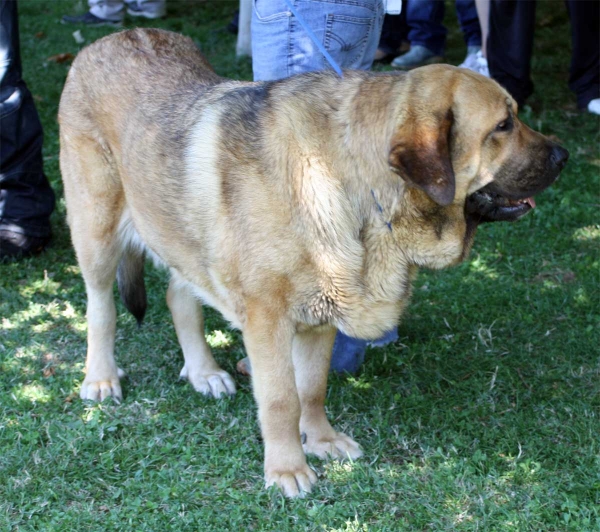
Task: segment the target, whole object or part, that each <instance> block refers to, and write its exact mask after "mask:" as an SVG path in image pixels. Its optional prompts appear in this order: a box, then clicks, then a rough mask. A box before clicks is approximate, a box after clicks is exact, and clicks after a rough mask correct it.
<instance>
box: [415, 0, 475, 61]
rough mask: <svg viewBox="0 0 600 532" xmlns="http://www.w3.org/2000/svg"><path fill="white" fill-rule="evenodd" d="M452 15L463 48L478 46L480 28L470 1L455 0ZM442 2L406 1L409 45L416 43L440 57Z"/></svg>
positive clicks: (473, 3) (443, 45) (443, 43)
mask: <svg viewBox="0 0 600 532" xmlns="http://www.w3.org/2000/svg"><path fill="white" fill-rule="evenodd" d="M456 14H457V15H458V21H459V22H460V27H461V29H462V32H463V36H464V38H465V42H466V43H467V46H481V27H480V26H479V18H478V17H477V9H476V8H475V2H474V1H473V0H456ZM443 19H444V2H443V0H408V2H406V23H407V24H408V27H409V31H408V40H409V41H410V44H412V45H415V44H418V45H420V46H424V47H425V48H427V49H428V50H431V51H432V52H433V53H435V54H436V55H443V53H444V47H445V45H446V33H448V31H447V30H446V28H445V27H444V25H443V24H442V21H443Z"/></svg>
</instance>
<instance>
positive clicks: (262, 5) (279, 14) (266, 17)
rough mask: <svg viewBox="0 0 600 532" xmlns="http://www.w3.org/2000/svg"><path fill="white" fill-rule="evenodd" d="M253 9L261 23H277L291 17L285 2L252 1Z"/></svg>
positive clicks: (271, 0) (273, 0)
mask: <svg viewBox="0 0 600 532" xmlns="http://www.w3.org/2000/svg"><path fill="white" fill-rule="evenodd" d="M252 8H253V9H254V14H255V15H256V19H257V20H258V21H259V22H264V23H268V22H275V21H277V20H280V19H282V18H288V17H289V16H290V10H289V8H288V7H287V4H286V3H285V2H284V1H283V0H252Z"/></svg>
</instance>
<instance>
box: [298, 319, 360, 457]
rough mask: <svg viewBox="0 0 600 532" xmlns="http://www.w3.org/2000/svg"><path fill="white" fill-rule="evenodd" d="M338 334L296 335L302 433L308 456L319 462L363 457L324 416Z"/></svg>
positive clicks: (315, 331) (320, 331) (328, 331)
mask: <svg viewBox="0 0 600 532" xmlns="http://www.w3.org/2000/svg"><path fill="white" fill-rule="evenodd" d="M335 335H336V330H335V329H334V328H331V329H311V330H308V331H305V332H299V333H296V335H295V336H294V342H293V348H292V353H293V357H294V370H295V375H296V387H297V389H298V396H299V397H300V408H301V412H302V413H301V416H300V432H301V433H302V446H303V448H304V452H305V453H307V454H314V455H316V456H318V457H319V458H324V459H325V458H339V459H345V458H351V459H356V458H359V457H360V456H362V451H361V450H360V447H359V445H358V444H357V443H356V442H355V441H354V440H353V439H352V438H350V437H349V436H346V435H345V434H343V433H341V432H336V431H335V430H334V429H333V428H332V426H331V425H330V423H329V421H328V420H327V415H326V414H325V396H326V394H327V375H328V373H329V362H330V359H331V351H332V349H333V342H334V340H335Z"/></svg>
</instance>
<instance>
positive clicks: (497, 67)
mask: <svg viewBox="0 0 600 532" xmlns="http://www.w3.org/2000/svg"><path fill="white" fill-rule="evenodd" d="M535 5H536V2H535V1H534V0H491V3H490V20H489V34H488V42H487V60H488V66H489V69H490V75H491V76H492V78H494V79H495V80H496V81H497V82H498V83H500V85H502V86H503V87H505V88H506V89H507V90H508V92H510V93H511V94H512V96H513V98H515V100H516V101H517V103H518V104H519V105H522V104H523V103H524V102H525V100H526V99H527V97H528V96H530V95H531V93H532V92H533V82H532V81H531V51H532V48H533V33H534V25H535Z"/></svg>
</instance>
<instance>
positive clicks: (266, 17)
mask: <svg viewBox="0 0 600 532" xmlns="http://www.w3.org/2000/svg"><path fill="white" fill-rule="evenodd" d="M291 1H292V4H293V6H294V8H295V10H296V11H297V12H298V14H299V15H300V16H301V17H302V19H304V21H305V23H306V24H307V25H308V26H309V27H310V28H311V29H312V31H313V33H314V34H315V35H316V37H317V39H318V40H319V42H321V43H322V44H323V46H324V47H325V49H326V50H327V51H328V52H329V54H330V55H331V56H332V57H333V59H334V60H335V61H336V63H337V64H338V65H339V66H340V67H341V68H351V69H362V70H368V69H369V68H371V64H372V63H373V57H374V55H375V51H376V50H377V44H378V43H379V35H380V33H381V26H382V24H383V17H384V8H383V2H382V0H291ZM329 68H331V67H330V65H329V63H328V62H327V60H326V59H325V56H324V55H323V54H322V53H320V52H319V49H318V48H317V46H316V45H315V44H314V43H313V41H312V40H311V39H310V37H309V36H308V34H307V33H306V31H305V30H304V28H303V27H302V26H301V25H300V24H299V23H298V21H297V20H296V18H295V17H294V16H293V15H292V13H291V11H290V9H289V7H288V6H287V3H286V2H285V1H284V0H253V12H252V69H253V71H254V80H255V81H269V80H275V79H282V78H287V77H288V76H293V75H294V74H301V73H303V72H312V71H314V70H324V69H329Z"/></svg>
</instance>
